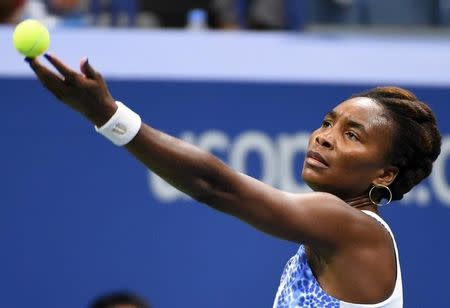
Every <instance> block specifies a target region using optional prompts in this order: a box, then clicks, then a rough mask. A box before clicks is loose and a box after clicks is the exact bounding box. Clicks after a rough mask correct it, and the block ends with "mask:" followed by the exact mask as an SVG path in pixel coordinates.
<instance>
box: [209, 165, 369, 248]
mask: <svg viewBox="0 0 450 308" xmlns="http://www.w3.org/2000/svg"><path fill="white" fill-rule="evenodd" d="M225 173H227V174H226V175H225V177H227V178H228V181H227V182H228V183H229V184H230V186H229V187H228V188H227V190H226V191H224V190H214V191H213V193H212V196H211V197H210V198H209V200H207V201H206V203H208V204H209V205H210V206H212V207H214V208H216V209H218V210H220V211H223V212H226V213H228V214H230V215H233V216H236V217H238V218H240V219H242V220H244V221H246V222H247V223H249V224H251V225H253V226H255V227H256V228H258V229H260V230H262V231H263V232H266V233H269V234H271V235H274V236H276V237H279V238H282V239H286V240H289V241H293V242H297V243H305V244H309V245H312V246H316V247H321V246H323V247H328V248H330V247H331V246H336V245H339V244H340V243H342V242H344V241H348V240H349V237H351V236H352V233H353V231H354V229H355V228H352V226H356V225H358V224H357V222H358V221H360V219H358V217H360V216H358V215H357V214H358V211H355V210H354V209H352V208H351V207H350V206H348V205H347V204H346V203H345V202H344V201H343V200H341V199H339V198H337V197H336V196H334V195H331V194H328V193H320V192H311V193H304V194H292V193H288V192H285V191H281V190H279V189H276V188H274V187H271V186H269V185H267V184H264V183H263V182H261V181H258V180H256V179H254V178H252V177H249V176H247V175H244V174H241V173H237V172H234V171H229V170H227V171H225ZM218 187H223V186H220V185H219V186H218ZM344 227H345V228H344Z"/></svg>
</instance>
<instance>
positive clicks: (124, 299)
mask: <svg viewBox="0 0 450 308" xmlns="http://www.w3.org/2000/svg"><path fill="white" fill-rule="evenodd" d="M89 308H150V305H149V304H148V303H147V302H146V301H145V300H144V299H142V298H140V297H139V296H137V295H135V294H133V293H130V292H126V291H121V292H113V293H109V294H105V295H102V296H100V297H98V298H96V299H94V301H93V302H92V303H91V304H90V305H89Z"/></svg>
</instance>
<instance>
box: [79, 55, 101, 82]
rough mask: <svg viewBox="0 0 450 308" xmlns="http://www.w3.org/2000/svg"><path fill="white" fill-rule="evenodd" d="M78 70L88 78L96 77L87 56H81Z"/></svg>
mask: <svg viewBox="0 0 450 308" xmlns="http://www.w3.org/2000/svg"><path fill="white" fill-rule="evenodd" d="M80 70H81V72H82V73H83V74H84V76H86V77H87V78H89V79H98V74H97V72H96V71H95V70H94V69H93V68H92V66H91V65H90V64H89V59H88V58H83V59H82V60H81V63H80Z"/></svg>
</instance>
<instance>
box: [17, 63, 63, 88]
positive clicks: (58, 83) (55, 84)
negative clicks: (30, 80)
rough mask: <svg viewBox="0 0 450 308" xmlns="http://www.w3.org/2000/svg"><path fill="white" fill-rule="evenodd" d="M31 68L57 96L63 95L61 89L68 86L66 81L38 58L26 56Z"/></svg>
mask: <svg viewBox="0 0 450 308" xmlns="http://www.w3.org/2000/svg"><path fill="white" fill-rule="evenodd" d="M25 61H27V62H28V63H29V64H30V67H31V69H32V70H33V71H34V72H35V73H36V76H37V77H38V78H39V80H40V81H41V83H42V84H43V85H44V86H45V87H46V88H47V89H48V90H50V91H51V92H52V93H53V94H54V95H56V96H57V97H60V96H61V91H63V90H64V89H65V88H66V85H65V84H64V81H63V80H62V79H61V78H60V77H59V76H58V75H57V74H55V73H53V72H52V71H51V70H49V69H48V68H47V67H45V66H44V65H42V64H41V63H40V62H39V60H37V59H30V58H26V59H25Z"/></svg>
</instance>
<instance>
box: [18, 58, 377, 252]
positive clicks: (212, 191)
mask: <svg viewBox="0 0 450 308" xmlns="http://www.w3.org/2000/svg"><path fill="white" fill-rule="evenodd" d="M46 58H47V60H48V61H49V62H50V63H51V64H52V65H53V66H54V67H55V68H56V69H57V70H58V71H59V73H60V74H61V75H62V76H58V75H57V74H55V73H53V72H52V71H50V70H49V69H47V68H46V67H45V66H43V65H42V64H41V63H40V62H39V61H38V60H36V59H26V60H27V61H28V62H29V63H30V66H31V68H32V69H33V70H34V72H35V73H36V75H37V76H38V78H39V80H40V81H41V82H42V84H43V85H44V86H45V87H46V88H47V89H48V90H49V91H50V92H52V93H53V94H54V95H55V96H56V97H57V98H58V99H59V100H61V101H62V102H64V103H65V104H66V105H68V106H69V107H71V108H73V109H75V110H76V111H78V112H80V113H81V114H83V115H84V116H85V117H86V118H87V119H88V120H90V121H91V122H92V123H93V124H95V125H97V126H101V125H103V124H104V123H106V122H107V120H108V119H109V118H110V117H111V116H112V115H113V114H114V112H115V110H116V109H117V105H116V103H115V101H114V99H113V98H112V96H111V94H110V93H109V91H108V88H107V85H106V83H105V82H104V80H103V78H102V77H101V75H100V74H99V73H98V72H96V71H95V70H94V69H93V68H92V67H91V66H90V64H89V63H88V61H87V59H85V60H82V62H81V64H80V70H81V72H82V74H80V73H77V72H75V71H73V70H71V69H70V68H68V67H66V66H65V65H64V64H63V63H62V62H61V61H60V60H58V59H57V58H56V57H55V56H49V55H46ZM126 149H127V150H128V151H129V152H130V153H131V154H132V155H134V156H135V157H136V158H137V159H138V160H140V161H141V162H142V163H143V164H145V165H146V166H147V167H148V168H149V169H151V170H152V171H153V172H155V173H156V174H158V175H159V176H161V177H162V178H163V179H165V180H166V181H167V182H169V183H170V184H171V185H173V186H174V187H176V188H177V189H180V190H181V191H183V192H185V193H187V194H188V195H190V196H191V197H192V198H194V199H195V200H198V201H199V202H201V203H205V204H207V205H209V206H211V207H212V208H214V209H216V210H219V211H221V212H224V213H227V214H230V215H233V216H235V217H237V218H239V219H241V220H243V221H245V222H247V223H249V224H251V225H253V226H255V227H256V228H258V229H260V230H261V231H263V232H265V233H268V234H271V235H273V236H276V237H279V238H282V239H286V240H289V241H293V242H297V243H304V244H307V245H311V246H313V247H316V248H318V249H324V250H327V251H329V250H330V249H335V248H342V247H340V246H341V245H344V244H345V243H347V244H345V245H349V244H350V243H353V244H354V243H355V241H359V240H360V239H361V238H366V239H367V236H368V232H370V228H367V226H364V224H363V223H362V220H361V219H360V217H361V216H360V215H361V214H360V213H359V212H360V211H357V210H355V209H353V208H351V207H350V206H348V205H347V204H346V203H345V202H344V201H343V200H341V199H339V198H338V197H336V196H334V195H331V194H328V193H321V192H312V193H306V194H292V193H288V192H284V191H281V190H278V189H276V188H273V187H271V186H269V185H266V184H264V183H262V182H260V181H258V180H256V179H254V178H251V177H249V176H246V175H244V174H241V173H238V172H236V171H234V170H232V169H231V168H229V167H228V166H227V165H225V164H224V163H223V162H222V161H220V160H219V159H217V158H216V157H214V156H213V155H212V154H210V153H208V152H206V151H203V150H201V149H199V148H197V147H195V146H193V145H191V144H189V143H187V142H184V141H182V140H180V139H177V138H174V137H172V136H169V135H167V134H165V133H163V132H161V131H158V130H156V129H154V128H151V127H150V126H148V125H146V124H142V126H141V129H140V131H139V132H138V134H137V135H136V137H135V138H134V139H133V140H132V141H131V142H130V143H129V144H127V145H126ZM342 226H345V228H342ZM355 236H356V237H357V238H355V241H352V237H355Z"/></svg>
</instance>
